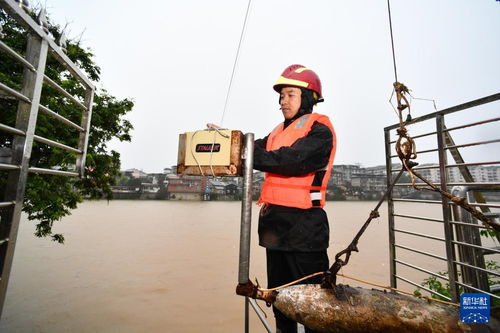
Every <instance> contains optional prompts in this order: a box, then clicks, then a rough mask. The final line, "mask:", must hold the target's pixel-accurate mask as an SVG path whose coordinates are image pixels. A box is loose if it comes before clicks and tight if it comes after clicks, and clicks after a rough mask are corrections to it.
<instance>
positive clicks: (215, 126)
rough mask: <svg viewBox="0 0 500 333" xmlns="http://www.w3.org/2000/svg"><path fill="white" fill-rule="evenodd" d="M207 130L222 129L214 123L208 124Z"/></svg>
mask: <svg viewBox="0 0 500 333" xmlns="http://www.w3.org/2000/svg"><path fill="white" fill-rule="evenodd" d="M207 128H213V129H220V126H219V125H215V124H212V123H208V124H207Z"/></svg>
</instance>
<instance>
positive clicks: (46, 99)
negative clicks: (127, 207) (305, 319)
mask: <svg viewBox="0 0 500 333" xmlns="http://www.w3.org/2000/svg"><path fill="white" fill-rule="evenodd" d="M32 16H33V17H34V14H33V13H32ZM0 25H1V26H2V28H3V37H0V38H2V41H3V42H4V43H5V44H7V45H8V46H9V47H11V48H12V49H14V50H15V51H17V52H18V53H19V54H24V53H25V50H26V44H27V39H26V36H25V35H26V32H25V30H24V28H22V27H21V26H20V25H18V24H17V23H16V22H15V21H14V20H13V19H12V18H10V17H9V16H8V15H7V14H6V13H5V12H4V11H3V10H0ZM49 32H50V33H51V34H52V35H53V36H54V38H58V37H59V36H60V35H61V32H62V29H61V27H60V26H58V25H57V24H54V23H52V22H51V21H50V19H49ZM66 48H67V55H68V57H69V58H70V59H71V60H72V61H73V62H74V63H76V64H77V65H78V66H79V67H80V69H81V70H82V71H83V72H84V73H85V74H86V75H87V76H88V77H89V79H90V80H91V81H92V82H93V83H94V84H95V83H97V82H99V79H100V71H101V70H100V68H99V66H98V65H97V64H96V63H95V62H94V59H93V58H94V55H93V54H92V51H91V50H90V49H88V48H84V47H83V46H82V45H81V44H80V41H78V40H69V41H68V42H67V46H66ZM22 73H23V67H22V66H21V65H20V64H19V63H17V62H16V61H15V60H14V59H13V58H11V57H10V56H8V55H6V54H5V53H4V52H0V82H2V83H4V84H7V85H8V86H10V87H12V88H15V89H18V90H19V89H20V88H21V84H22ZM45 74H46V75H47V76H49V77H50V78H51V79H52V80H53V81H55V82H56V83H58V84H59V85H60V86H62V87H63V88H64V89H65V90H66V91H68V92H70V93H72V94H73V95H74V96H78V98H81V100H82V101H83V96H84V88H83V87H82V86H81V85H80V84H79V83H78V81H77V80H76V79H75V78H73V76H72V75H71V74H70V73H69V72H68V71H67V70H65V69H64V67H63V66H62V65H61V64H60V63H59V62H57V61H56V59H54V58H53V57H52V56H51V55H50V54H49V56H48V58H47V68H46V71H45ZM40 103H41V104H42V105H45V106H47V107H48V108H49V109H51V110H56V111H57V112H58V113H59V114H61V115H62V116H64V117H66V118H67V119H69V120H71V121H73V122H75V123H77V124H79V123H80V119H81V118H80V117H81V110H80V109H79V108H77V107H75V106H74V105H73V104H72V103H71V102H70V101H68V100H67V99H66V98H65V97H63V96H62V95H61V94H60V93H58V92H57V91H56V90H55V89H54V88H52V87H51V86H49V85H45V84H44V86H43V90H42V98H41V101H40ZM133 106H134V103H133V101H132V100H130V99H128V98H125V99H118V98H116V97H114V96H112V95H110V94H109V93H108V92H107V91H106V90H103V89H101V90H98V91H96V94H95V96H94V104H93V109H92V122H91V132H90V137H89V144H88V151H87V161H86V166H87V167H86V174H85V177H84V178H83V179H77V178H71V177H62V176H52V175H35V174H30V175H29V176H28V181H27V184H26V192H25V196H24V207H23V211H24V212H26V213H27V215H28V219H29V220H31V221H35V220H36V221H37V224H36V232H35V235H36V236H38V237H46V236H51V237H52V239H53V240H55V241H57V242H59V243H63V242H64V236H63V235H61V234H54V233H53V232H52V226H53V223H54V222H55V221H57V220H60V219H61V218H62V217H64V216H66V215H69V214H71V210H72V209H75V208H76V207H77V204H78V203H80V202H82V201H83V199H84V198H88V199H100V198H107V199H110V198H111V196H112V193H111V186H112V185H114V183H115V181H116V180H115V179H116V178H117V176H119V171H120V154H119V153H118V152H116V151H113V150H111V151H109V149H108V142H109V141H110V140H111V139H113V138H115V139H118V140H120V141H131V137H130V131H131V130H132V129H133V127H132V124H131V123H130V122H129V121H128V120H126V119H125V118H124V116H125V115H126V114H127V113H128V112H129V111H131V110H132V108H133ZM0 109H1V113H0V116H1V122H2V123H4V124H7V125H9V126H14V125H15V118H16V111H17V101H16V100H13V99H9V98H6V97H5V96H2V95H0ZM35 134H37V135H40V136H43V137H46V138H48V139H51V140H56V141H59V142H63V143H65V144H67V145H70V146H73V147H76V146H77V141H78V134H77V132H76V130H73V129H72V128H70V127H68V126H66V125H64V124H62V123H60V122H58V121H55V120H54V119H52V118H51V117H49V116H47V115H45V114H43V113H39V115H38V119H37V129H36V132H35ZM11 144H12V135H9V134H6V133H4V132H1V131H0V149H2V148H3V149H4V150H5V149H9V148H10V147H11ZM74 163H75V155H74V154H73V153H69V152H66V151H63V150H61V149H57V148H53V147H50V146H47V145H44V144H39V143H34V145H33V150H32V154H31V159H30V165H31V166H37V167H41V168H51V167H54V166H56V167H57V168H60V169H62V170H71V169H72V167H73V165H74ZM5 182H6V172H0V188H5Z"/></svg>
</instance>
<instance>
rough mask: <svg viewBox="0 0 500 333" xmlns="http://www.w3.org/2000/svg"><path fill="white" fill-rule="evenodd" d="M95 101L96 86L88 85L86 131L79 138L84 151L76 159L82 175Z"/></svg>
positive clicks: (84, 123) (83, 119)
mask: <svg viewBox="0 0 500 333" xmlns="http://www.w3.org/2000/svg"><path fill="white" fill-rule="evenodd" d="M93 103H94V88H93V87H87V91H86V92H85V107H86V108H87V110H83V113H82V114H83V115H82V121H81V126H82V128H83V129H84V130H85V132H82V133H80V138H79V139H78V149H79V150H81V151H82V153H81V154H79V155H78V157H77V159H76V172H78V173H80V177H83V176H84V175H85V158H86V156H87V147H88V141H89V136H90V135H89V132H90V121H91V119H92V104H93Z"/></svg>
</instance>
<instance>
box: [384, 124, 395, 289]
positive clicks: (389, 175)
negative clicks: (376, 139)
mask: <svg viewBox="0 0 500 333" xmlns="http://www.w3.org/2000/svg"><path fill="white" fill-rule="evenodd" d="M384 137H385V167H386V173H387V188H389V186H391V180H392V159H391V135H390V130H385V131H384ZM387 211H388V217H389V269H390V280H391V287H393V288H397V279H396V247H395V244H396V235H395V234H394V201H393V200H392V191H391V192H389V193H388V194H387Z"/></svg>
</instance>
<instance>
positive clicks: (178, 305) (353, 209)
mask: <svg viewBox="0 0 500 333" xmlns="http://www.w3.org/2000/svg"><path fill="white" fill-rule="evenodd" d="M374 206H375V203H374V202H329V203H327V207H326V210H327V213H328V216H329V219H330V228H331V237H332V238H331V242H330V243H331V246H330V249H329V254H330V258H333V256H334V254H335V253H336V252H338V251H339V250H341V249H343V248H345V247H346V246H347V245H348V243H349V242H350V241H351V240H352V238H353V236H354V235H355V234H356V232H357V231H358V230H359V228H360V226H361V225H362V223H363V222H364V221H365V220H366V218H367V216H368V213H369V211H370V210H371V209H373V207H374ZM397 208H398V211H399V212H401V213H406V214H415V215H421V216H435V217H440V207H439V206H432V205H425V206H423V208H422V205H420V207H419V208H418V209H417V208H415V207H413V206H411V205H408V204H406V205H404V204H403V205H399V206H398V207H397ZM240 210H241V204H240V203H239V202H173V201H112V202H109V203H108V202H105V201H100V202H86V203H83V204H82V205H81V206H80V207H79V208H78V209H77V210H75V211H74V212H73V215H71V216H69V217H67V218H65V219H63V221H60V222H59V223H57V226H56V230H55V231H56V232H61V233H64V235H65V237H66V244H65V245H58V244H55V243H54V242H51V241H49V240H46V239H37V238H35V237H34V236H32V233H33V229H34V228H33V225H32V224H31V222H29V221H27V220H23V221H22V223H21V228H20V230H19V237H18V243H17V249H16V254H15V258H14V265H13V269H12V274H11V279H10V284H9V289H8V293H7V299H6V304H5V308H4V313H3V315H2V320H1V322H0V331H1V332H237V331H242V330H243V316H244V313H243V307H244V299H243V298H242V297H240V296H237V295H235V292H234V290H235V287H236V284H237V280H238V279H237V276H238V252H239V230H240ZM257 213H258V207H257V206H256V205H254V210H253V213H252V214H253V223H252V229H253V231H252V232H253V233H252V249H251V267H250V277H251V278H252V279H253V278H254V277H257V278H258V279H259V281H260V283H261V284H262V285H265V284H266V279H265V276H266V275H265V261H264V259H265V258H264V257H265V252H264V250H263V249H262V248H260V247H259V246H258V245H257V237H256V225H257V223H256V217H257ZM401 223H402V224H401V228H403V227H405V228H406V229H409V228H410V227H411V228H413V230H417V231H419V232H424V233H427V234H432V233H434V234H436V233H439V232H441V228H442V227H441V226H440V225H439V224H437V223H432V222H428V223H419V224H417V223H415V221H411V220H410V221H409V222H405V221H402V222H401ZM404 223H407V224H408V225H407V226H405V225H404ZM387 239H388V232H387V214H386V205H384V206H383V207H382V209H381V218H380V219H378V220H375V221H374V222H373V224H372V225H370V227H369V229H368V231H367V232H366V233H365V235H364V236H363V237H362V238H361V240H360V242H359V249H360V252H359V253H354V254H353V255H352V257H351V261H350V263H349V265H348V266H346V267H345V268H344V269H343V271H342V272H343V273H344V274H347V275H352V276H356V277H359V278H363V279H366V280H370V281H373V282H377V283H381V284H384V285H388V284H389V267H388V240H387ZM397 242H398V243H402V244H406V245H410V246H413V247H417V248H419V249H422V250H426V251H429V252H433V253H436V254H442V255H444V248H443V247H442V245H441V244H439V242H435V241H427V242H424V241H422V240H420V239H418V242H416V240H415V237H412V236H407V235H404V237H398V238H397ZM398 256H401V258H402V259H403V260H408V261H412V263H416V264H422V265H424V264H425V265H426V267H427V268H428V269H430V270H433V271H439V270H444V269H445V268H446V265H445V263H444V262H440V261H437V260H436V262H434V261H433V260H429V259H417V258H416V256H415V255H409V254H408V253H404V251H403V252H401V253H399V254H398ZM418 260H420V261H421V262H418ZM424 260H425V262H423V261H424ZM398 273H400V274H401V275H403V276H406V277H409V278H411V279H415V281H421V280H422V279H423V278H425V277H427V274H423V273H422V274H419V273H415V271H413V270H409V269H403V268H401V269H399V270H398ZM339 282H340V283H348V284H350V285H360V284H359V283H357V282H354V281H351V280H347V279H343V278H340V281H339ZM402 286H403V287H404V285H402ZM405 289H407V290H410V291H413V290H414V289H415V288H414V287H412V286H407V287H406V288H405ZM261 305H262V306H263V307H264V309H265V311H266V312H267V313H268V317H269V320H271V322H273V320H272V319H273V318H272V313H271V311H270V310H269V309H267V308H266V307H265V305H263V304H262V303H261ZM250 317H251V321H250V329H251V332H265V329H264V328H263V327H262V325H261V324H260V321H259V320H258V318H257V317H256V315H255V314H254V313H253V312H251V315H250ZM273 323H274V322H273Z"/></svg>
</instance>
